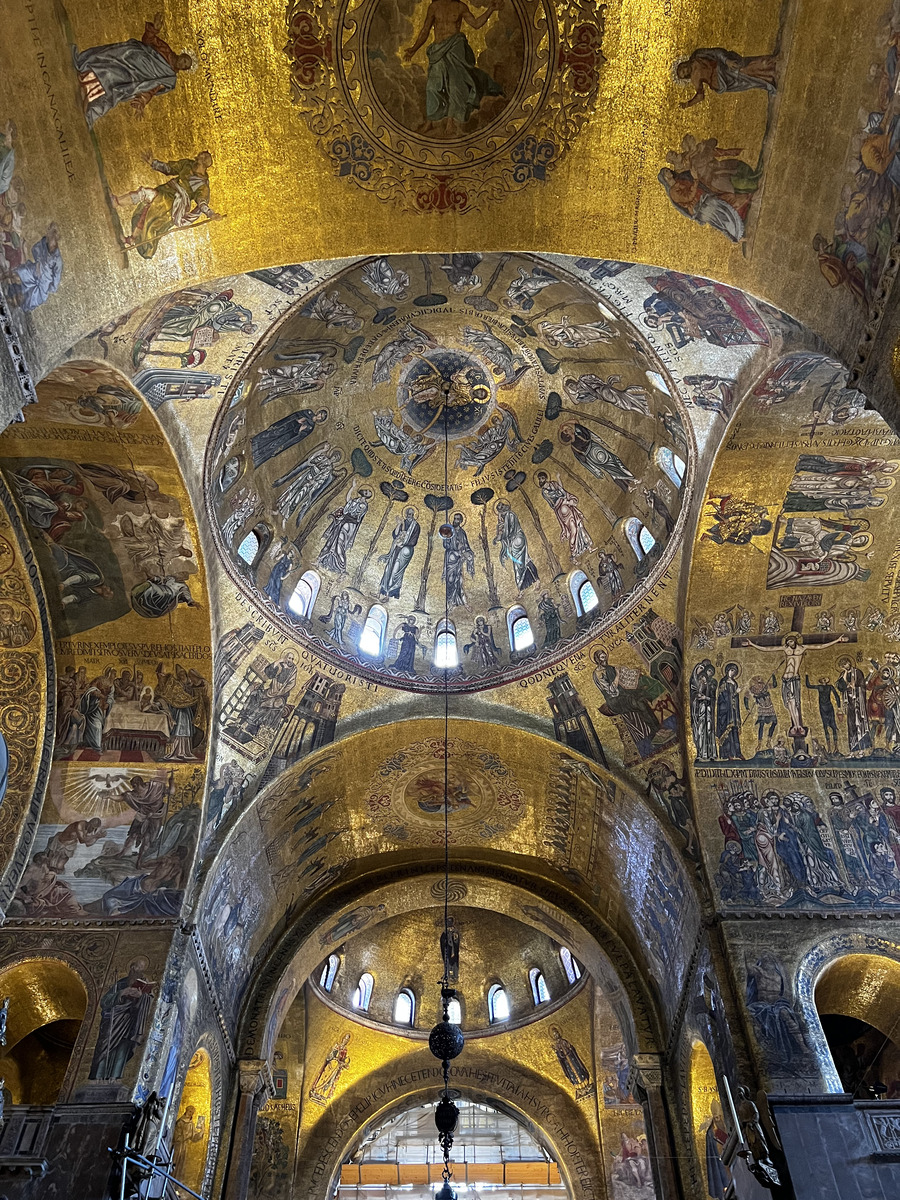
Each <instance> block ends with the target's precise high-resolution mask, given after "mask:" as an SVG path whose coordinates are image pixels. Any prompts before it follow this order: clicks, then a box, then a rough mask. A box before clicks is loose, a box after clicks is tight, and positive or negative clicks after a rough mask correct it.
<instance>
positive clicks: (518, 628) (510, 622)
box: [506, 605, 534, 653]
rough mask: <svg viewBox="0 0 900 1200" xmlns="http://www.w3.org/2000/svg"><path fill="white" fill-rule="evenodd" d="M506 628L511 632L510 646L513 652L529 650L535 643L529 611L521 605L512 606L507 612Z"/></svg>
mask: <svg viewBox="0 0 900 1200" xmlns="http://www.w3.org/2000/svg"><path fill="white" fill-rule="evenodd" d="M506 628H507V631H508V633H509V646H510V649H511V650H512V651H513V653H516V652H517V651H521V650H529V649H530V648H531V647H532V646H533V645H534V633H533V631H532V628H531V622H530V621H529V620H528V613H527V612H526V611H525V609H524V608H522V607H521V605H516V607H515V608H511V609H510V610H509V612H508V613H507V614H506Z"/></svg>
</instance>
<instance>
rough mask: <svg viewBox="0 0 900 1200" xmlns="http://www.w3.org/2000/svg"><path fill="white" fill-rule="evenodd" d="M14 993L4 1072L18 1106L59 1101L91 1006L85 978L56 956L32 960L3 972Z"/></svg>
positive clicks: (0, 981)
mask: <svg viewBox="0 0 900 1200" xmlns="http://www.w3.org/2000/svg"><path fill="white" fill-rule="evenodd" d="M0 996H2V997H4V998H5V997H9V1006H8V1010H7V1024H6V1046H5V1047H4V1048H3V1055H2V1057H0V1076H2V1077H3V1079H4V1080H5V1091H6V1092H8V1094H9V1099H10V1101H11V1102H12V1103H13V1104H55V1103H56V1101H57V1099H58V1098H59V1093H60V1090H61V1088H62V1085H63V1082H64V1080H65V1077H66V1071H67V1070H68V1067H69V1061H70V1059H71V1057H72V1051H73V1050H74V1048H75V1042H76V1041H77V1039H78V1034H79V1032H80V1030H81V1023H82V1021H83V1019H84V1014H85V1010H86V1008H87V991H86V989H85V986H84V984H83V983H82V981H81V979H80V978H79V976H78V975H77V974H76V973H75V971H73V970H72V968H71V967H68V966H66V965H65V963H61V962H58V961H56V960H54V959H46V958H36V959H26V960H25V961H24V962H19V963H16V964H15V966H12V967H7V968H6V969H5V970H4V971H0Z"/></svg>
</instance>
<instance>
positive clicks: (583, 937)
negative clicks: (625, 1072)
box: [241, 869, 660, 1058]
mask: <svg viewBox="0 0 900 1200" xmlns="http://www.w3.org/2000/svg"><path fill="white" fill-rule="evenodd" d="M392 874H393V873H392ZM450 885H451V892H452V894H455V895H460V894H461V893H462V889H465V895H464V896H463V897H462V898H461V899H460V900H457V901H456V903H459V904H464V905H466V906H471V907H472V908H476V909H478V908H485V909H497V908H499V909H500V910H501V911H505V912H508V913H511V914H515V918H516V920H518V921H520V922H521V923H522V924H524V925H528V926H530V927H531V928H534V929H537V930H539V931H541V932H543V933H547V932H548V927H547V924H546V922H547V921H549V922H550V923H551V925H552V926H553V928H552V929H550V930H549V932H550V933H551V936H553V937H554V938H555V939H561V938H563V937H565V939H566V941H565V944H567V945H568V946H569V948H570V949H571V950H572V952H573V953H574V954H575V956H576V957H577V958H578V959H579V960H580V961H581V962H582V963H583V964H584V967H585V969H586V972H587V973H588V974H589V975H591V976H593V978H594V979H595V980H596V981H597V983H598V986H599V987H600V988H601V990H602V991H603V994H604V996H605V997H606V999H607V1000H608V1002H609V1004H610V1006H611V1007H612V1009H613V1012H614V1013H615V1016H616V1018H617V1020H618V1022H619V1025H620V1027H621V1030H622V1036H623V1039H624V1041H625V1044H626V1047H627V1049H628V1051H629V1053H630V1054H634V1053H636V1052H655V1051H658V1048H659V1044H660V1043H659V1039H658V1029H659V1022H658V1014H656V1013H655V1012H654V1011H653V1009H652V997H650V996H649V995H648V993H647V991H646V989H644V988H642V987H641V986H640V981H639V978H638V975H637V974H636V972H635V967H634V963H633V961H631V960H628V959H627V958H626V956H625V954H624V953H622V948H621V947H618V949H619V955H618V961H617V962H616V963H615V965H614V964H613V962H611V960H610V957H608V955H607V952H606V950H607V948H608V947H607V948H604V946H602V945H601V943H600V941H599V940H598V938H597V936H596V932H594V931H593V930H591V929H590V928H589V927H588V926H587V924H586V923H585V922H583V921H582V920H579V917H578V916H576V915H575V912H576V906H574V905H570V906H569V907H568V908H567V909H562V908H560V907H558V906H557V905H554V904H552V903H549V902H547V901H546V899H544V898H543V897H541V896H537V895H535V893H534V891H532V890H530V889H529V888H527V887H526V886H523V885H516V884H513V883H510V882H508V881H507V880H498V879H497V877H496V874H495V873H492V874H491V876H486V875H485V876H482V875H476V874H474V873H473V872H472V871H471V870H466V869H463V870H460V871H453V873H452V875H451V881H450ZM442 886H443V876H442V875H441V874H438V873H437V872H435V871H428V872H427V873H423V874H418V875H416V876H414V877H411V878H409V879H404V880H403V881H399V880H392V881H391V882H385V883H384V884H382V885H381V886H374V887H372V888H371V889H369V890H367V891H366V892H365V893H364V894H362V895H360V896H357V897H355V898H354V901H351V902H345V903H344V904H342V905H341V906H340V907H338V908H332V909H331V911H330V912H329V913H328V914H327V915H325V914H322V913H321V912H320V913H317V914H315V915H313V914H311V917H312V919H311V920H310V922H309V923H307V922H303V926H302V931H301V930H299V929H298V931H297V939H296V940H295V939H291V938H286V940H285V950H286V951H287V947H288V946H292V948H291V950H290V951H289V952H286V954H285V957H287V964H286V965H281V967H280V969H279V962H280V958H281V956H280V954H278V953H277V952H276V954H274V955H273V957H272V961H271V963H269V964H266V967H265V968H264V969H263V973H262V974H261V976H260V979H259V981H258V984H257V987H256V989H255V990H254V992H253V993H252V994H251V997H250V999H249V1001H248V1004H247V1009H246V1013H245V1019H244V1024H243V1043H242V1046H241V1055H242V1057H245V1058H270V1057H271V1054H272V1050H273V1048H274V1044H275V1039H276V1037H277V1036H278V1030H279V1028H280V1025H281V1022H282V1020H283V1019H284V1017H285V1015H286V1014H287V1012H288V1010H289V1008H290V1005H291V1003H292V1002H293V999H294V997H295V996H296V995H297V992H298V991H299V990H300V988H301V987H302V986H303V983H304V981H305V980H306V979H307V978H308V977H309V976H310V975H311V974H312V972H313V971H314V970H315V968H316V967H317V966H319V964H320V963H321V962H322V960H323V959H324V958H325V957H326V956H327V954H328V953H329V951H330V950H331V949H334V948H338V947H339V946H341V945H344V944H345V943H346V942H347V941H349V940H350V939H351V938H353V937H358V936H362V934H363V933H365V936H366V937H370V936H371V935H372V932H373V930H374V929H376V928H377V926H378V924H379V923H380V922H381V921H383V920H387V919H389V917H391V916H396V915H398V914H399V913H402V912H418V911H420V910H421V909H422V908H423V907H424V906H426V905H429V904H430V905H432V906H434V907H438V906H439V905H442V904H443V897H442V893H441V888H442ZM366 910H367V911H366ZM382 910H383V911H382ZM354 914H360V915H359V918H358V919H360V920H363V918H365V919H364V920H363V923H362V924H361V925H360V926H359V928H357V929H356V930H354V931H353V932H350V933H348V934H345V935H343V936H342V937H341V938H340V940H338V941H337V942H335V941H332V939H331V937H330V936H329V935H330V932H331V930H333V929H335V928H336V927H337V926H339V925H342V924H346V923H347V922H348V918H350V917H352V916H353V915H354ZM301 938H302V941H301V940H300V939H301ZM292 943H293V944H292ZM279 949H281V948H280V947H279ZM288 954H289V957H288ZM623 968H624V969H623ZM626 971H627V976H626V978H627V982H628V986H627V988H626V985H625V984H624V983H623V982H622V980H621V979H620V977H619V975H620V974H622V975H626Z"/></svg>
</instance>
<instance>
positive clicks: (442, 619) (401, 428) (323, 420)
mask: <svg viewBox="0 0 900 1200" xmlns="http://www.w3.org/2000/svg"><path fill="white" fill-rule="evenodd" d="M613 271H614V266H611V269H610V273H611V274H612V273H613ZM601 277H602V275H601ZM593 282H594V281H593V280H592V279H591V278H590V277H589V278H588V279H587V280H585V279H584V278H583V277H582V278H579V277H577V276H574V275H571V274H570V273H569V272H568V271H567V270H566V267H565V266H564V265H562V264H559V263H550V262H548V261H546V260H542V259H539V258H536V257H535V256H532V255H525V254H503V255H487V256H485V257H482V256H480V255H476V254H459V255H452V256H448V255H444V256H441V257H438V256H428V255H416V256H405V257H397V258H392V259H390V260H387V259H384V258H381V259H370V260H368V261H363V262H361V263H358V264H355V265H353V266H351V267H345V268H344V269H343V270H340V271H335V272H334V273H329V274H328V275H327V276H326V278H325V280H324V281H323V282H322V283H321V285H320V286H319V287H318V288H316V290H315V291H314V292H313V293H311V294H310V296H309V297H308V298H304V300H303V301H301V302H300V303H297V304H296V305H294V306H293V307H292V308H291V309H289V311H288V312H287V314H286V315H285V316H284V317H283V318H282V319H281V320H280V321H279V322H278V323H277V324H276V325H275V326H274V328H273V329H272V330H271V331H270V333H269V334H268V336H267V337H266V338H265V339H264V340H263V341H262V342H261V344H260V345H259V347H258V348H257V350H256V351H255V352H254V354H252V355H251V356H250V357H249V358H248V360H247V362H246V364H244V366H243V367H242V369H241V370H240V371H239V372H238V374H237V375H236V377H235V379H234V381H233V383H232V384H231V386H230V388H229V389H228V393H227V394H226V396H225V398H224V400H223V403H222V406H221V408H220V410H219V413H218V417H217V419H216V423H215V426H214V429H213V433H212V436H211V438H210V441H209V447H208V451H207V458H206V488H205V490H206V496H207V504H208V506H209V510H210V517H211V520H212V523H213V526H214V528H215V530H216V535H217V541H218V544H219V547H220V549H221V551H222V552H223V553H224V555H225V557H226V561H227V563H228V565H229V573H230V574H231V577H232V578H233V579H234V580H235V582H236V583H237V584H238V586H239V587H241V588H243V589H245V590H246V591H247V592H248V593H249V594H250V595H251V596H253V598H254V599H255V600H256V602H257V603H258V604H260V605H261V606H263V607H264V609H265V611H266V612H267V613H268V614H270V615H271V617H272V618H273V620H274V621H275V622H277V624H278V625H279V627H281V628H282V629H283V630H285V632H287V633H288V634H290V635H291V636H293V637H296V638H297V639H298V640H299V641H301V642H303V643H304V644H306V645H308V646H309V647H310V649H313V650H315V651H317V652H319V653H322V654H323V655H324V656H325V657H327V658H328V659H330V660H333V661H334V660H341V661H344V662H346V663H347V664H348V665H350V666H351V667H352V669H354V670H355V671H356V672H358V673H359V674H361V675H364V676H366V677H371V678H377V679H380V680H381V681H383V682H385V683H394V684H399V685H401V686H404V687H407V688H410V687H414V688H422V689H426V688H436V689H440V690H443V689H444V688H445V687H448V686H449V687H452V688H453V689H467V690H472V689H473V688H478V687H487V686H490V685H492V684H496V683H498V682H501V681H506V680H510V679H516V678H518V677H520V676H522V675H525V674H528V673H530V672H532V671H534V670H536V669H537V668H538V667H539V666H543V665H547V664H550V663H553V662H556V661H558V660H559V659H561V658H564V657H565V656H566V655H567V654H568V653H570V652H571V651H572V650H574V649H576V648H577V647H580V646H584V645H585V644H586V643H587V642H589V641H591V640H592V639H593V638H595V637H596V635H597V634H598V633H599V632H600V631H601V630H602V629H603V628H604V627H607V626H608V625H609V624H611V623H612V622H613V621H614V620H615V619H616V617H617V615H618V614H619V613H620V612H621V611H622V610H623V609H627V608H630V607H632V606H633V604H634V601H635V599H636V597H637V596H639V595H642V594H646V592H647V591H648V590H649V588H650V587H651V586H652V584H653V582H654V581H655V580H656V579H657V578H658V577H659V575H660V573H661V571H662V570H663V568H664V567H665V564H666V563H667V562H668V561H669V560H670V559H671V556H672V552H673V550H674V548H675V544H676V537H677V532H676V530H677V527H678V518H679V514H680V512H681V510H682V505H683V496H684V494H685V491H686V489H687V488H688V487H689V486H690V483H689V472H688V466H687V463H688V461H689V460H690V457H691V441H692V438H691V434H690V433H689V424H690V423H689V422H687V421H686V419H685V409H684V406H683V403H682V402H680V401H679V400H678V399H677V398H676V397H677V393H676V390H675V388H674V385H673V384H672V383H671V377H669V376H668V374H667V370H666V367H665V365H664V364H663V362H662V361H661V359H660V357H659V355H657V354H656V353H654V351H653V348H652V347H651V346H650V345H649V343H648V342H647V341H646V339H645V338H644V337H643V336H642V333H641V330H640V328H638V327H636V326H635V325H634V324H633V323H632V322H630V321H629V320H628V318H627V317H626V316H625V315H624V314H623V313H622V311H621V310H620V309H619V308H617V307H616V305H615V302H614V301H613V300H611V299H609V298H606V297H604V296H602V295H601V294H600V293H599V292H598V291H597V289H596V287H595V286H592V284H593ZM441 288H443V289H444V290H443V291H441ZM492 297H496V298H492ZM667 379H668V382H667ZM689 439H690V440H689ZM676 632H677V631H676V630H674V629H673V630H671V635H670V636H669V637H666V639H665V641H666V648H667V649H668V650H669V652H670V653H673V652H675V650H677V646H676V643H675V641H674V635H675V633H676Z"/></svg>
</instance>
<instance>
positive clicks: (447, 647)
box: [434, 620, 459, 671]
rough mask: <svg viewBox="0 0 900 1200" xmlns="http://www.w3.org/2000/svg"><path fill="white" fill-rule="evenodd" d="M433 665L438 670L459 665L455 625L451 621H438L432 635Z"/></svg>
mask: <svg viewBox="0 0 900 1200" xmlns="http://www.w3.org/2000/svg"><path fill="white" fill-rule="evenodd" d="M434 665H435V667H436V668H437V669H438V670H439V671H449V670H452V669H453V668H454V667H458V666H459V649H458V647H457V644H456V626H455V625H454V624H453V622H452V621H446V620H445V621H438V627H437V633H436V634H435V636H434Z"/></svg>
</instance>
